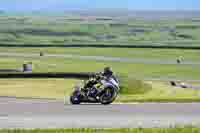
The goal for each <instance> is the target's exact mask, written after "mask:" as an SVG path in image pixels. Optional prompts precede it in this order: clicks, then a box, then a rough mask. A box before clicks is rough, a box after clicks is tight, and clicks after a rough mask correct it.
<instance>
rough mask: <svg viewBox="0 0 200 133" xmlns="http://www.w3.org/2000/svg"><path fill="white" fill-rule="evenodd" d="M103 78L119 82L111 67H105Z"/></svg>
mask: <svg viewBox="0 0 200 133" xmlns="http://www.w3.org/2000/svg"><path fill="white" fill-rule="evenodd" d="M102 76H103V77H105V78H106V79H107V80H109V79H110V78H112V79H114V80H115V81H116V82H118V80H117V78H116V77H115V75H114V74H113V71H112V68H111V67H105V68H104V71H103V73H102Z"/></svg>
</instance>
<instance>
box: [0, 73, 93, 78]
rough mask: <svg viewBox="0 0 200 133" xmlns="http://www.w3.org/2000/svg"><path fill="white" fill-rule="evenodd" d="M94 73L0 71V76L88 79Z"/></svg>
mask: <svg viewBox="0 0 200 133" xmlns="http://www.w3.org/2000/svg"><path fill="white" fill-rule="evenodd" d="M94 75H95V73H64V72H63V73H61V72H60V73H53V72H52V73H50V72H49V73H1V74H0V78H75V79H88V78H89V77H91V76H94Z"/></svg>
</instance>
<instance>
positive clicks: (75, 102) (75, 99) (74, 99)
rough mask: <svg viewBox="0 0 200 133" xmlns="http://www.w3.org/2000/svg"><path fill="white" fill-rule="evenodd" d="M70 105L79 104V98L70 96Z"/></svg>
mask: <svg viewBox="0 0 200 133" xmlns="http://www.w3.org/2000/svg"><path fill="white" fill-rule="evenodd" d="M70 103H71V104H80V103H81V97H80V96H77V95H72V96H70Z"/></svg>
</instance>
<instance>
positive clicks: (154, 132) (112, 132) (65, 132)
mask: <svg viewBox="0 0 200 133" xmlns="http://www.w3.org/2000/svg"><path fill="white" fill-rule="evenodd" d="M55 132H56V133H200V129H199V128H192V127H185V128H178V127H177V128H132V129H129V128H121V129H115V128H114V129H89V128H82V129H10V130H8V129H3V130H0V133H55Z"/></svg>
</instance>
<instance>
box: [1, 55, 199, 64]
mask: <svg viewBox="0 0 200 133" xmlns="http://www.w3.org/2000/svg"><path fill="white" fill-rule="evenodd" d="M0 57H15V58H17V57H19V58H66V59H80V60H95V61H108V62H110V61H111V62H122V63H142V64H168V65H173V64H177V61H176V59H174V60H164V61H163V60H162V59H160V60H159V59H145V58H122V57H107V56H84V55H72V54H45V55H44V56H39V54H34V53H2V52H1V53H0ZM181 65H192V66H195V67H199V66H200V62H194V61H181Z"/></svg>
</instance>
